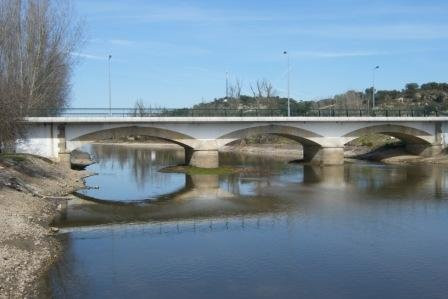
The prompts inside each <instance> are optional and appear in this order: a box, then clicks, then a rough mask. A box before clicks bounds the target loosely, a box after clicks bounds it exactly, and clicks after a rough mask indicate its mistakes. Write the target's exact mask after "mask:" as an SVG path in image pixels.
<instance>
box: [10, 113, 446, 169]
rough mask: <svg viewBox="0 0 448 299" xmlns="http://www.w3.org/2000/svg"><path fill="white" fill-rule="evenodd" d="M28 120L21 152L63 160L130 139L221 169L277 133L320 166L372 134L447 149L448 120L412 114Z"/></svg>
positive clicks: (424, 150) (416, 148)
mask: <svg viewBox="0 0 448 299" xmlns="http://www.w3.org/2000/svg"><path fill="white" fill-rule="evenodd" d="M31 115H32V116H29V117H26V118H24V120H23V121H24V122H25V125H26V128H27V129H26V135H25V137H24V138H23V139H21V140H19V141H18V142H17V151H18V152H22V153H32V154H37V155H41V156H44V157H47V158H50V159H54V160H59V161H69V154H70V152H71V151H73V150H74V149H76V148H79V147H81V146H82V145H84V144H88V143H93V142H95V141H98V140H104V139H110V138H119V137H127V136H135V135H142V136H151V137H156V138H160V139H163V140H166V141H170V142H173V143H175V144H178V145H180V146H182V147H183V148H184V149H185V160H186V163H188V164H190V165H192V166H196V167H203V168H214V167H218V166H219V157H218V150H219V148H220V147H222V146H224V145H227V144H229V143H231V142H233V141H236V140H238V139H241V138H244V137H248V136H253V135H260V134H273V135H277V136H282V137H286V138H289V139H292V140H295V141H297V142H299V143H301V144H302V146H303V159H304V161H305V162H310V163H314V164H320V165H337V164H342V163H343V161H344V145H345V144H347V143H349V142H350V141H352V140H354V139H356V138H358V137H361V136H363V135H365V134H367V133H380V134H385V135H389V136H393V137H395V138H398V139H400V140H402V141H403V142H405V144H406V149H407V150H408V151H409V152H410V153H412V154H416V155H422V156H433V155H437V154H439V153H441V152H442V151H443V149H445V147H446V144H447V140H448V135H447V134H448V117H446V116H440V115H439V114H438V113H432V114H427V113H425V112H422V111H411V110H402V111H400V110H384V111H380V110H376V111H373V112H372V111H363V110H316V111H311V112H310V111H307V112H306V114H303V115H300V114H299V113H293V114H292V116H290V117H288V116H285V115H284V111H281V110H275V109H251V110H247V109H246V110H237V109H221V110H214V112H213V113H212V112H210V111H208V110H204V109H202V110H200V109H177V110H176V109H171V110H170V109H163V110H161V109H159V110H156V109H152V110H150V111H146V110H145V111H136V110H131V109H128V110H125V109H119V110H118V109H102V110H95V109H89V110H86V109H72V110H70V109H66V110H64V111H63V112H62V113H61V112H60V111H59V112H58V113H56V112H52V111H50V112H49V111H48V110H46V111H45V113H37V114H31Z"/></svg>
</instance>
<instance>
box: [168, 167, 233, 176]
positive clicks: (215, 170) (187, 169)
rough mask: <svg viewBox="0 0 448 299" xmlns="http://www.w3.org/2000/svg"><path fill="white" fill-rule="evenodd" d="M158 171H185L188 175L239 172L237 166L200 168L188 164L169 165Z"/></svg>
mask: <svg viewBox="0 0 448 299" xmlns="http://www.w3.org/2000/svg"><path fill="white" fill-rule="evenodd" d="M160 172H169V173H186V174H189V175H211V174H214V175H226V174H232V173H238V172H241V170H240V169H239V168H233V167H217V168H200V167H194V166H189V165H177V166H169V167H165V168H163V169H161V170H160Z"/></svg>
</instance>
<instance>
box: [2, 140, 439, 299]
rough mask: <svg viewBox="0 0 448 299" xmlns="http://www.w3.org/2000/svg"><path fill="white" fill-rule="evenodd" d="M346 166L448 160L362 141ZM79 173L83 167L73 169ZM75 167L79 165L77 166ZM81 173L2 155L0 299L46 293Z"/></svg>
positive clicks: (282, 153) (284, 151)
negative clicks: (60, 220)
mask: <svg viewBox="0 0 448 299" xmlns="http://www.w3.org/2000/svg"><path fill="white" fill-rule="evenodd" d="M97 143H98V144H113V145H120V146H132V147H134V146H135V147H146V148H154V149H160V148H169V149H176V148H178V149H180V150H181V149H182V147H180V146H178V145H175V144H169V143H163V142H162V143H161V142H158V143H154V142H151V143H148V142H141V141H130V142H110V141H105V142H97ZM221 152H233V153H241V154H244V155H257V156H267V157H270V158H272V159H281V160H284V161H285V162H291V161H294V160H298V159H300V158H301V157H302V148H301V146H300V145H299V144H295V143H287V144H234V145H229V146H225V147H223V148H222V149H221ZM345 157H346V159H347V161H353V160H354V159H356V160H368V161H375V162H381V163H393V164H408V163H428V164H436V163H437V164H448V156H447V155H440V156H436V157H431V158H424V157H419V156H414V155H409V154H407V153H406V152H405V150H404V147H403V146H402V145H401V144H400V143H398V142H396V140H392V141H391V142H389V143H388V142H386V143H385V142H384V140H383V141H382V142H379V143H370V141H369V142H361V143H359V144H351V145H349V146H347V147H346V150H345ZM73 161H74V162H75V163H74V164H76V163H78V164H80V165H81V164H82V166H83V167H85V166H87V165H90V164H92V163H95V162H94V161H93V160H92V159H91V157H90V156H89V154H87V153H83V152H81V151H76V152H75V154H74V155H73V157H72V162H73ZM74 166H75V168H77V169H80V168H83V167H76V166H77V165H74ZM78 166H79V165H78ZM160 171H161V172H180V173H187V174H191V175H197V174H204V175H207V174H218V175H226V174H232V173H246V172H250V171H252V170H251V169H250V168H248V169H245V168H233V167H219V168H216V169H202V168H196V167H191V166H187V165H178V166H171V167H167V168H165V169H161V170H160ZM89 175H90V173H89V172H88V171H85V170H81V171H79V170H69V169H66V168H64V166H63V165H59V164H56V163H54V162H52V161H50V160H48V159H45V158H40V157H37V156H33V155H25V154H0V223H1V225H0V297H7V298H9V297H40V296H46V295H48V294H44V293H43V292H46V291H48V289H47V288H48V286H45V283H44V282H43V281H44V277H45V274H46V273H47V271H48V269H49V268H50V266H51V265H52V264H53V263H54V262H55V261H56V260H57V258H58V257H59V255H60V254H61V251H62V248H61V245H60V243H59V241H58V240H57V239H56V238H55V234H56V233H57V231H58V229H57V228H54V227H51V223H52V221H53V220H54V219H56V217H59V216H60V215H61V212H62V211H63V209H64V206H65V205H66V203H67V200H69V199H71V198H72V197H73V195H71V194H72V193H73V192H74V191H76V190H79V189H81V188H83V187H84V186H85V184H84V180H83V179H84V178H85V177H87V176H89Z"/></svg>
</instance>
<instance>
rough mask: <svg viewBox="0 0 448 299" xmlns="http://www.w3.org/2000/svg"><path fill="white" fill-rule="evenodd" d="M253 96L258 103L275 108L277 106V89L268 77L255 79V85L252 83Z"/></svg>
mask: <svg viewBox="0 0 448 299" xmlns="http://www.w3.org/2000/svg"><path fill="white" fill-rule="evenodd" d="M250 89H251V91H252V94H253V97H254V98H255V100H256V101H257V105H258V106H260V104H261V103H265V105H266V106H267V108H273V107H274V106H275V103H274V97H275V95H276V91H275V89H274V86H273V85H272V83H271V82H270V81H268V80H266V79H262V80H257V81H255V84H254V85H252V84H251V85H250Z"/></svg>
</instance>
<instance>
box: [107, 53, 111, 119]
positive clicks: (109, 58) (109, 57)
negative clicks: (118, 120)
mask: <svg viewBox="0 0 448 299" xmlns="http://www.w3.org/2000/svg"><path fill="white" fill-rule="evenodd" d="M111 59H112V55H110V54H109V56H108V77H109V115H110V116H112V86H111V80H110V60H111Z"/></svg>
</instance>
